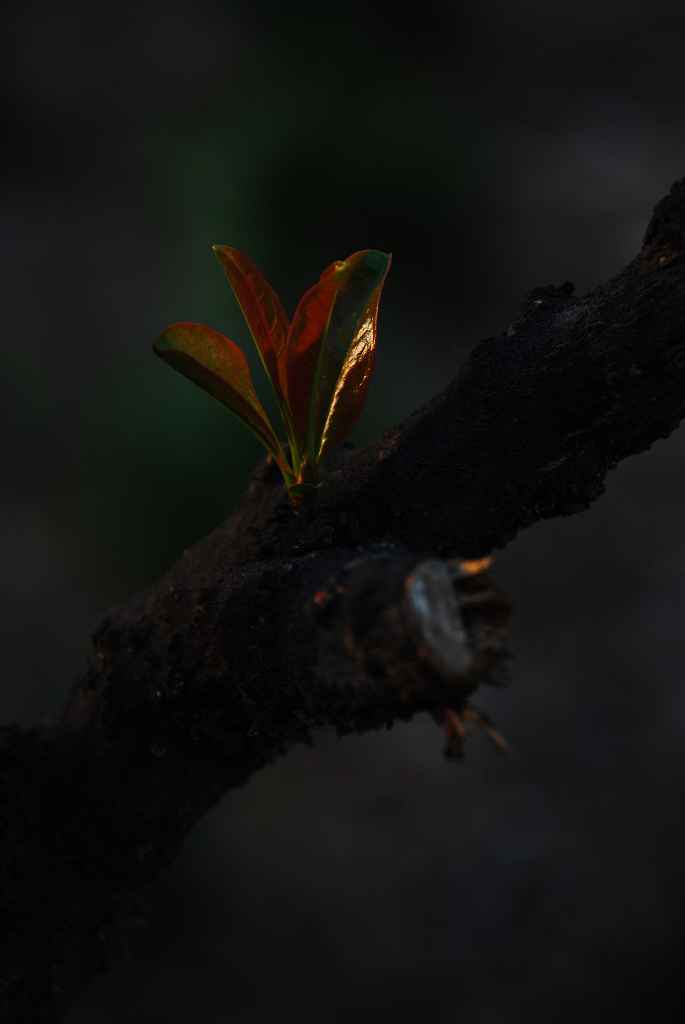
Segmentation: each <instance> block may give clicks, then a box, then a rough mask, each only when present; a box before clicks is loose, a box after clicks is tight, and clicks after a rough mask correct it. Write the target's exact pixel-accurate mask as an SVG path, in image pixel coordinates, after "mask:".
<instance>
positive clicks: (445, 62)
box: [0, 0, 685, 1024]
mask: <svg viewBox="0 0 685 1024" xmlns="http://www.w3.org/2000/svg"><path fill="white" fill-rule="evenodd" d="M5 18H6V19H7V29H8V31H6V32H5V40H6V43H5V55H6V59H5V60H4V61H3V62H2V67H1V69H0V74H1V75H2V76H3V78H4V89H3V92H2V102H3V104H4V108H5V109H4V115H5V116H4V120H5V123H6V127H7V131H6V136H7V138H8V145H7V148H6V150H5V158H4V160H3V173H4V177H5V181H4V188H3V190H2V197H1V198H0V203H1V204H2V214H3V216H2V224H3V229H2V245H3V253H4V261H3V263H4V272H3V284H4V305H3V311H4V325H5V326H4V332H3V335H4V336H3V357H4V372H3V374H2V401H1V403H0V409H1V410H2V411H1V413H0V415H2V417H3V418H4V424H3V436H4V437H5V444H4V448H3V450H4V452H5V456H4V472H3V474H2V484H3V489H4V494H3V501H2V534H1V542H2V547H1V557H2V565H3V572H2V576H1V580H0V593H1V595H2V607H1V609H0V612H1V622H2V633H3V659H4V665H3V667H4V671H3V679H4V685H3V687H2V718H3V720H14V721H19V722H22V723H26V724H28V723H30V722H35V721H38V720H41V719H42V718H44V717H46V716H50V715H51V714H54V713H55V711H56V710H57V709H58V708H59V706H60V704H61V702H62V700H63V699H64V695H65V692H66V690H67V688H68V686H69V685H70V683H71V681H72V680H73V679H74V678H75V677H76V676H77V675H78V673H79V672H80V671H81V669H82V666H83V664H84V661H85V657H86V654H87V648H88V634H89V632H90V631H91V630H92V628H93V627H94V626H95V625H96V623H97V621H98V619H99V617H100V616H101V615H102V614H103V612H104V611H105V610H106V608H107V607H108V606H110V605H112V604H115V603H117V602H120V601H122V600H124V599H125V598H126V596H127V595H128V594H130V593H131V592H132V591H134V590H136V589H138V588H140V587H142V586H144V585H145V584H146V583H148V582H151V581H152V580H153V579H154V578H155V576H156V575H157V574H158V573H160V572H161V571H162V570H163V569H164V568H165V567H166V566H167V565H168V564H169V563H170V562H171V561H172V560H173V559H175V558H176V557H177V556H178V555H179V554H180V553H181V552H182V550H183V549H184V548H185V547H187V546H189V545H190V544H192V543H193V542H194V541H195V540H196V539H198V538H199V537H201V536H202V535H203V534H204V533H206V532H207V531H208V530H209V529H211V528H212V527H213V526H215V525H216V524H217V523H219V522H220V521H221V520H222V519H223V518H224V517H225V516H226V514H227V513H228V512H229V511H230V509H231V508H232V507H233V505H234V503H235V502H236V501H237V499H238V497H239V495H240V493H241V490H242V488H243V487H244V484H245V481H246V478H247V475H248V473H249V471H250V468H251V466H252V465H253V463H254V461H255V460H256V458H257V457H258V456H259V450H258V446H257V444H256V442H254V443H253V442H252V440H251V438H250V437H249V435H248V434H247V433H246V432H244V431H243V430H242V429H241V427H240V426H239V425H238V424H237V423H236V421H234V420H233V419H232V418H231V417H229V416H228V415H227V414H226V413H225V412H224V410H223V409H221V408H220V407H219V406H214V405H213V404H212V403H211V400H210V399H207V398H206V397H205V396H204V395H203V394H202V393H201V392H199V391H198V390H197V389H195V388H193V387H192V385H190V384H189V383H187V382H186V381H185V380H183V379H182V378H180V377H178V376H177V375H175V374H173V373H172V372H171V371H170V370H169V369H168V368H167V367H166V366H164V365H163V364H161V363H160V362H159V361H157V360H155V358H154V357H153V355H152V354H151V349H150V346H151V343H152V341H153V340H154V338H155V337H156V336H157V334H158V333H159V332H160V330H161V329H162V328H163V327H164V326H166V324H167V323H169V322H171V321H173V320H178V319H188V320H201V321H206V322H208V323H211V324H212V325H214V326H215V327H217V328H219V329H221V330H224V331H225V332H226V333H228V334H229V335H231V336H233V337H234V338H235V339H236V340H238V341H241V342H244V341H246V331H245V329H244V327H243V325H242V323H241V319H240V314H239V313H238V311H237V308H236V306H235V304H234V302H233V300H232V297H231V295H230V292H229V290H228V288H227V286H226V284H225V282H224V280H223V279H222V275H221V272H220V270H219V267H218V265H217V264H216V262H215V260H214V259H213V257H212V254H211V252H210V249H209V246H210V245H211V244H212V243H214V242H218V243H227V244H231V245H234V246H237V247H239V248H243V249H245V250H246V251H247V252H248V253H250V255H251V256H252V257H253V258H254V259H255V260H256V262H257V263H258V264H259V265H260V266H261V267H262V269H263V270H264V271H265V272H266V273H267V275H268V276H269V277H270V279H271V280H272V282H273V283H274V285H275V286H276V288H277V289H278V290H279V291H280V292H281V294H282V295H283V298H284V300H285V302H286V306H287V307H289V308H290V309H292V307H293V305H294V303H295V302H296V300H297V298H298V297H299V295H300V293H301V292H302V291H303V290H304V288H305V287H306V286H307V285H308V284H310V283H311V282H312V281H313V280H314V279H315V278H316V277H317V276H318V274H319V272H320V271H321V269H322V268H323V267H324V266H325V265H326V264H327V263H328V262H330V261H331V260H333V259H336V258H341V257H344V256H345V255H347V254H348V253H350V252H352V251H354V250H356V249H359V248H363V247H366V246H370V247H375V248H380V249H385V250H390V251H392V252H393V254H394V265H393V269H392V273H391V276H390V278H389V280H388V283H387V285H386V290H385V295H384V300H383V305H382V314H381V334H380V358H379V366H378V370H377V375H376V379H375V380H374V383H373V386H372V388H371V391H370V395H369V401H368V406H367V411H366V413H365V416H364V419H363V421H362V423H361V424H360V426H359V429H358V431H357V435H356V439H357V441H358V442H360V443H363V442H364V441H365V440H366V439H370V438H373V437H376V436H378V434H379V433H380V432H381V431H382V430H383V429H385V428H386V427H388V426H390V425H392V424H394V423H396V422H397V421H398V420H399V419H401V418H402V417H404V416H405V415H406V414H408V413H409V412H410V411H411V410H412V409H413V408H414V407H416V406H417V405H418V404H420V403H421V402H422V401H423V400H425V399H426V398H428V397H429V396H430V395H431V394H433V393H435V392H436V391H437V390H439V389H440V388H441V387H442V386H443V385H444V383H445V382H446V380H447V379H448V378H449V377H450V376H451V375H452V374H453V373H454V371H455V369H456V367H457V366H458V365H459V363H460V362H461V361H462V360H463V359H464V358H465V356H466V354H467V352H468V350H469V348H470V347H471V346H472V345H473V344H474V343H475V342H476V341H478V340H479V339H480V338H482V337H484V336H486V335H488V334H491V333H494V332H499V331H500V330H502V329H504V328H506V326H507V324H508V322H509V321H510V320H511V319H512V318H513V317H514V316H515V315H516V312H517V307H518V304H519V302H520V300H521V299H522V297H523V295H524V294H525V293H526V292H527V291H529V290H530V289H532V288H533V287H535V286H537V285H541V284H548V283H560V282H561V281H563V280H565V279H570V280H572V281H574V282H575V284H576V286H577V288H578V289H579V290H580V291H581V292H582V291H586V290H588V289H590V288H592V287H593V286H595V285H596V284H598V283H599V282H600V281H601V280H603V279H604V278H606V277H607V276H609V275H611V274H613V273H614V272H615V271H617V270H618V269H619V268H620V267H621V266H622V265H623V264H624V263H625V262H627V260H628V259H630V258H631V257H632V256H633V255H634V254H635V252H636V251H637V249H638V247H639V245H640V240H641V235H642V232H643V231H644V228H645V226H646V223H647V221H648V218H649V215H650V211H651V208H652V206H653V204H654V203H655V202H656V200H657V199H659V198H660V197H661V195H662V194H664V193H665V192H666V191H667V190H668V188H669V186H670V184H671V183H672V181H673V180H675V179H676V178H678V177H681V176H683V175H684V174H685V134H684V132H683V101H684V100H685V74H684V65H685V60H684V54H685V50H684V44H685V13H684V12H683V9H682V4H681V3H675V2H674V3H664V2H660V0H655V2H653V3H652V4H650V5H647V4H644V3H636V2H631V0H620V2H619V0H615V2H609V0H596V2H594V3H590V2H585V0H582V2H576V3H574V4H570V3H554V2H550V0H547V2H543V0H527V2H518V3H517V2H513V3H508V2H505V0H482V2H480V3H469V4H458V3H447V2H443V3H431V2H423V3H421V4H420V5H418V6H413V7H408V8H407V9H402V8H401V7H400V5H399V4H397V5H393V6H391V5H388V6H381V5H373V6H368V5H365V4H356V3H354V2H352V3H347V4H346V5H344V6H342V5H337V6H334V5H329V6H328V7H325V6H324V5H299V4H286V5H276V4H270V3H263V4H260V5H255V4H248V3H246V2H235V3H223V4H222V3H218V2H216V3H211V2H209V0H196V2H195V3H193V4H189V3H188V4H183V5H182V4H178V3H174V0H171V2H168V3H165V4H163V5H162V4H161V3H159V2H158V0H155V2H150V3H145V2H143V3H139V4H137V5H136V6H135V8H131V9H130V10H126V9H125V8H124V9H122V8H105V7H99V6H98V5H88V6H86V5H85V4H82V5H77V6H70V5H49V4H47V3H42V4H40V3H35V4H31V3H22V4H19V3H12V2H10V3H9V4H8V5H6V6H5ZM684 453H685V432H683V431H682V430H681V431H680V432H678V433H677V434H675V435H674V436H673V437H672V438H671V439H670V440H668V441H666V442H662V443H660V444H659V445H658V446H657V447H656V448H655V449H654V450H653V451H651V452H648V453H646V454H644V455H641V456H639V457H636V458H634V459H632V460H629V461H628V462H627V463H625V464H624V465H623V466H621V467H620V468H619V469H618V470H617V471H616V472H615V473H613V474H612V476H611V477H610V479H609V481H608V488H607V494H606V496H605V497H603V498H602V499H601V500H600V501H599V502H598V503H597V504H596V505H595V506H594V507H593V509H592V510H590V511H589V512H588V513H586V514H584V515H582V516H577V517H574V518H571V519H567V520H560V521H556V522H550V523H545V524H542V525H538V526H536V527H534V528H532V529H531V530H529V531H528V532H527V533H526V534H524V535H522V536H521V537H520V538H518V539H517V540H516V541H515V542H514V543H513V544H512V545H511V546H510V547H509V548H508V549H507V550H506V551H505V552H503V553H502V554H501V555H500V556H499V558H498V561H497V565H496V572H495V576H496V579H497V582H498V583H499V584H500V585H501V586H503V587H504V588H505V589H507V590H508V592H509V593H510V595H511V596H512V598H513V599H514V601H515V605H516V630H515V661H514V664H513V671H512V684H511V687H510V688H509V689H508V690H504V691H492V692H489V693H488V694H486V695H484V696H483V699H482V700H481V705H482V706H483V707H485V708H486V709H487V710H488V711H490V712H491V713H492V714H493V715H494V717H495V718H496V721H497V724H498V725H499V727H500V729H501V730H502V731H503V732H504V733H505V735H506V736H507V737H508V738H509V740H510V743H511V744H512V747H513V750H514V753H513V755H512V757H510V758H502V757H499V756H498V755H497V753H496V752H495V751H494V750H493V749H492V748H491V747H490V746H488V744H487V741H486V740H485V739H483V738H482V737H475V738H474V740H473V741H472V742H471V744H470V746H469V749H468V756H467V759H466V761H465V763H463V764H457V765H455V764H452V763H448V762H445V761H443V759H442V757H441V737H440V735H439V733H438V731H437V729H436V727H435V726H434V725H433V724H432V723H431V722H429V721H428V720H424V719H421V718H419V719H417V720H415V721H414V722H412V723H411V724H409V725H405V726H402V727H401V728H396V729H394V730H393V731H392V732H390V733H383V734H377V735H369V736H365V737H359V738H351V739H346V740H342V741H337V740H335V738H334V737H331V736H327V735H322V736H320V737H319V740H318V742H317V744H316V746H315V748H314V749H313V750H304V749H303V750H299V751H295V752H294V753H293V754H292V755H290V756H289V757H288V758H286V759H285V760H283V761H281V762H280V763H277V764H275V765H273V766H272V767H270V768H269V769H268V770H267V771H264V772H263V773H262V774H261V775H260V776H259V777H258V778H256V779H254V780H253V781H252V782H251V783H250V785H248V786H247V787H246V788H245V789H244V790H242V791H240V792H238V793H234V794H231V795H229V796H228V797H227V798H226V799H225V800H224V801H223V802H222V804H221V805H220V806H219V807H217V808H216V810H215V811H214V813H213V814H212V815H210V816H209V817H208V818H207V819H206V820H205V821H204V822H203V823H202V824H201V825H200V826H199V827H198V828H197V829H196V831H195V832H194V833H193V835H192V837H191V838H190V839H189V841H188V843H187V845H186V847H185V850H184V852H183V854H182V855H181V857H180V858H179V860H178V861H177V863H176V864H175V866H174V867H173V869H172V870H171V871H170V872H169V873H168V874H167V876H166V877H165V878H163V879H162V880H161V881H160V883H159V884H158V886H156V888H155V889H154V890H153V892H152V893H151V894H150V895H149V903H148V908H147V925H146V927H145V928H143V929H142V930H141V931H140V932H137V931H136V932H135V933H134V932H133V931H132V933H131V934H132V937H131V950H132V956H131V957H130V958H129V959H126V957H125V956H123V955H122V958H121V961H120V966H119V968H118V970H117V971H116V972H114V973H112V974H110V975H109V976H108V977H106V978H103V979H102V980H101V981H99V982H98V983H97V984H95V985H94V986H93V988H92V989H91V990H90V991H89V992H88V993H87V994H86V995H85V996H84V997H83V999H82V1000H81V1002H80V1003H79V1005H78V1007H76V1008H75V1009H74V1011H73V1013H72V1015H71V1017H70V1024H115V1022H116V1024H118V1022H120V1021H124V1020H126V1021H128V1022H131V1024H152V1022H155V1024H158V1022H159V1024H162V1022H167V1021H168V1022H176V1021H185V1020H189V1019H191V1018H192V1019H193V1020H196V1021H198V1024H219V1022H224V1021H227V1020H233V1021H240V1022H241V1024H243V1022H244V1024H262V1022H263V1021H266V1020H270V1019H272V1018H273V1017H274V1016H275V1015H278V1016H279V1017H286V1018H289V1017H291V1016H292V1017H293V1018H296V1019H299V1020H300V1021H302V1022H303V1024H309V1022H312V1024H313V1022H315V1021H316V1022H321V1021H324V1022H326V1021H343V1022H345V1021H348V1020H349V1021H352V1020H354V1021H374V1022H378V1021H391V1020H392V1021H393V1022H394V1021H398V1020H399V1021H403V1020H407V1021H409V1020H413V1019H415V1018H416V1016H417V1015H419V1014H421V1015H423V1017H424V1018H425V1019H426V1020H430V1021H439V1022H442V1021H452V1020H454V1019H457V1018H461V1019H463V1020H466V1021H474V1022H476V1021H477V1022H484V1024H490V1022H492V1024H496V1022H500V1021H517V1020H523V1019H525V1020H526V1021H538V1020H539V1021H549V1020H563V1021H566V1020H569V1021H571V1020H573V1021H575V1020H576V1019H577V1017H578V1015H579V1014H582V1015H583V1016H584V1017H585V1018H586V1019H587V1018H589V1019H591V1020H599V1019H604V1018H605V1017H607V1016H608V1015H609V1014H613V1013H617V1014H618V1013H620V1014H621V1016H622V1017H623V1019H624V1020H631V1021H632V1020H642V1019H643V1018H646V1017H647V1016H650V1015H651V1012H652V1006H653V1003H654V1000H655V999H656V998H657V997H667V998H670V999H671V1000H672V1002H673V1004H674V1005H675V1004H676V1002H677V1000H679V999H680V994H681V989H680V977H679V976H680V973H681V962H682V952H681V949H682V945H683V940H684V939H685V934H684V931H685V929H684V928H683V924H682V922H681V909H682V902H683V895H684V893H685V880H684V879H683V873H682V863H683V852H684V842H683V841H684V839H685V830H684V828H683V825H682V824H681V820H680V815H681V806H682V801H683V795H684V792H685V756H684V755H683V751H682V744H683V735H684V733H685V698H684V697H683V693H682V687H681V677H682V665H683V660H684V653H685V651H684V645H683V631H682V613H683V604H684V593H685V587H684V584H683V574H684V572H685V540H684V539H683V530H682V521H683V510H684V508H685V485H684V484H683V474H682V471H681V467H682V459H683V454H684ZM389 497H390V496H389ZM667 1019H670V1017H668V1018H667Z"/></svg>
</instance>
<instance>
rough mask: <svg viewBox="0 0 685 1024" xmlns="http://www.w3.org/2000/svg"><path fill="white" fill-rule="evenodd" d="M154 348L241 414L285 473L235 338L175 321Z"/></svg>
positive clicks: (237, 414)
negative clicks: (231, 339) (233, 340)
mask: <svg viewBox="0 0 685 1024" xmlns="http://www.w3.org/2000/svg"><path fill="white" fill-rule="evenodd" d="M154 350H155V352H156V353H157V355H158V356H160V357H161V358H162V359H163V360H164V361H165V362H167V363H169V365H170V366H173V367H174V369H176V370H179V371H180V372H181V373H183V374H184V375H185V376H186V377H189V378H190V380H192V381H194V383H195V384H198V385H199V386H200V387H201V388H203V389H204V390H205V391H207V392H208V393H209V394H210V395H212V396H213V397H214V398H216V399H218V400H219V401H220V402H222V403H223V404H224V405H225V406H227V407H228V408H229V409H230V410H231V412H232V413H234V414H235V415H236V416H238V417H240V419H241V420H242V421H243V423H245V424H246V425H247V426H248V427H249V428H250V430H252V431H253V433H255V434H256V435H257V437H258V438H259V440H260V441H261V442H262V444H263V445H264V446H265V448H266V449H267V450H268V451H269V452H271V454H272V455H273V456H274V458H275V460H276V462H277V463H278V465H279V467H280V468H281V470H282V471H283V472H284V474H288V473H289V472H290V471H289V468H288V466H287V463H286V462H285V459H284V457H283V452H282V449H281V446H280V443H279V441H278V438H277V437H276V435H275V433H274V431H273V428H272V426H271V423H270V422H269V419H268V417H267V415H266V413H265V412H264V409H263V408H262V405H261V403H260V401H259V399H258V398H257V395H256V394H255V390H254V386H253V384H252V377H251V375H250V368H249V366H248V365H247V360H246V359H245V356H244V355H243V353H242V352H241V350H240V349H239V348H238V346H237V345H236V344H235V343H234V342H232V341H230V340H229V339H228V338H226V337H225V336H224V335H223V334H220V333H219V332H218V331H215V330H214V329H213V328H212V327H207V326H205V325H204V324H192V323H177V324H172V325H171V326H170V327H167V329H166V330H165V331H164V332H163V333H162V334H161V335H160V336H159V338H158V339H157V341H156V342H155V346H154Z"/></svg>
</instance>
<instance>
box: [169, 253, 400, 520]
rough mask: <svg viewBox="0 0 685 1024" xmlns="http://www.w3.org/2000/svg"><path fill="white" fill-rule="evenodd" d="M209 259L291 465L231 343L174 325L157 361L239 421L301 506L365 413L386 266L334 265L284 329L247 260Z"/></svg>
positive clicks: (365, 262)
mask: <svg viewBox="0 0 685 1024" xmlns="http://www.w3.org/2000/svg"><path fill="white" fill-rule="evenodd" d="M213 249H214V253H215V255H216V256H217V258H218V260H219V262H220V263H221V265H222V267H223V270H224V272H225V274H226V277H227V278H228V281H229V283H230V285H231V287H232V289H233V292H234V294H235V297H236V299H237V301H238V304H239V306H240V309H241V311H242V313H243V316H244V318H245V321H246V323H247V325H248V327H249V329H250V333H251V335H252V338H253V340H254V343H255V346H256V348H257V351H258V353H259V356H260V359H261V362H262V365H263V367H264V369H265V371H266V373H267V376H268V377H269V378H270V380H271V383H272V385H273V388H274V391H275V393H276V397H277V399H278V403H279V408H280V412H281V417H282V419H283V426H284V430H285V435H286V440H287V444H288V450H289V457H288V455H286V452H285V450H284V448H283V446H282V444H281V442H280V441H279V439H278V437H277V435H276V432H275V431H274V429H273V427H272V425H271V423H270V421H269V419H268V417H267V415H266V413H265V411H264V409H263V407H262V405H261V403H260V402H259V399H258V398H257V395H256V392H255V390H254V386H253V383H252V378H251V375H250V370H249V367H248V364H247V360H246V359H245V356H244V355H243V353H242V351H241V350H240V349H239V348H238V346H237V345H235V344H234V343H233V342H232V341H230V340H229V339H228V338H226V337H225V336H224V335H223V334H220V333H219V332H218V331H215V330H214V329H213V328H211V327H206V326H204V325H203V324H193V323H177V324H172V325H171V326H170V327H168V328H167V329H166V331H164V332H163V334H162V335H161V336H160V338H159V339H158V341H157V342H156V344H155V352H156V353H157V355H159V356H160V357H161V358H162V359H164V360H165V361H166V362H168V363H169V364H170V365H171V366H173V367H174V368H175V369H177V370H179V371H180V372H181V373H183V374H184V375H185V376H187V377H189V378H190V379H191V380H193V381H194V382H195V383H196V384H198V385H199V386H200V387H202V388H204V390H205V391H207V392H208V393H209V394H211V395H213V397H214V398H217V399H218V400H219V401H220V402H222V403H223V404H224V405H226V406H227V407H228V408H229V409H230V410H231V412H233V413H235V415H237V416H239V417H240V419H242V420H243V422H244V423H245V424H246V425H247V426H248V427H249V428H250V429H251V430H252V431H253V433H255V434H256V436H257V437H258V438H259V440H260V441H261V442H262V444H263V445H264V446H265V448H266V449H267V451H268V452H269V453H270V454H271V456H272V457H273V458H274V460H275V461H276V463H277V465H278V466H279V468H280V470H281V473H282V474H283V478H284V480H285V483H286V486H287V487H288V493H289V495H290V498H291V501H292V502H293V504H294V505H298V504H300V502H301V501H302V500H304V497H305V496H306V495H308V494H311V493H312V492H313V490H314V488H315V487H316V485H317V482H318V479H319V466H320V463H321V461H322V459H323V458H324V457H325V455H326V454H327V452H328V451H329V450H330V449H331V448H332V447H333V446H334V445H336V444H340V443H341V442H342V441H344V440H345V438H346V437H347V436H348V435H349V432H350V430H351V429H352V427H353V426H354V424H355V422H356V421H357V419H358V418H359V415H360V413H361V411H362V408H363V405H364V400H365V398H366V391H367V388H368V384H369V380H370V378H371V374H372V372H373V367H374V362H375V353H376V338H377V321H378V306H379V302H380V296H381V291H382V289H383V284H384V282H385V278H386V276H387V273H388V270H389V269H390V262H391V257H390V255H389V254H387V253H382V252H378V251H376V250H374V249H364V250H362V251H360V252H356V253H353V254H352V255H351V256H349V257H348V258H347V259H346V260H338V261H337V262H335V263H332V264H331V265H330V266H329V267H327V268H326V270H324V272H323V274H322V275H321V277H320V279H319V281H318V282H317V283H316V284H315V285H314V286H313V287H312V288H310V289H309V290H308V291H307V292H305V294H304V296H303V297H302V299H301V300H300V302H299V303H298V306H297V309H296V310H295V314H294V316H293V320H292V323H289V322H288V318H287V315H286V313H285V310H284V309H283V305H282V303H281V301H280V299H279V298H278V296H277V295H276V293H275V292H274V290H273V288H272V287H271V285H270V284H269V282H268V281H267V280H266V278H265V277H264V276H263V275H262V274H261V272H260V271H259V270H258V269H257V267H256V266H255V265H254V264H253V263H252V261H251V260H250V259H249V258H248V257H247V256H246V255H245V254H244V253H241V252H239V251H238V250H237V249H233V248H231V247H230V246H227V245H217V246H213Z"/></svg>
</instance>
